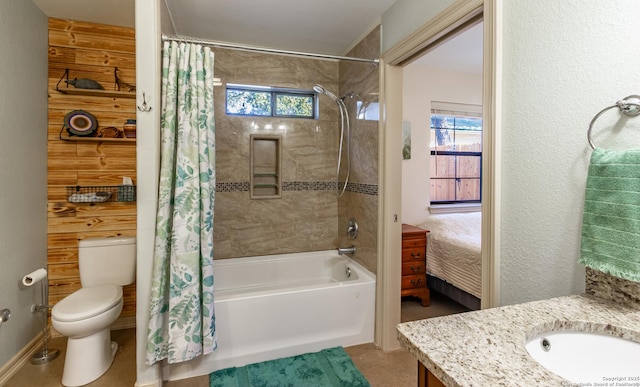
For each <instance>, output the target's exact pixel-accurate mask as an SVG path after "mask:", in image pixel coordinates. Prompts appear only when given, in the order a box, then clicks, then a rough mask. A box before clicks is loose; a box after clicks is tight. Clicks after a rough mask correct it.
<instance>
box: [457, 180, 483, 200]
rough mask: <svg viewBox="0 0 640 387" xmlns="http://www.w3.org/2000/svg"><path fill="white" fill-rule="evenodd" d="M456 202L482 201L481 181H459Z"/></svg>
mask: <svg viewBox="0 0 640 387" xmlns="http://www.w3.org/2000/svg"><path fill="white" fill-rule="evenodd" d="M455 200H480V179H458V180H457V182H456V199H455Z"/></svg>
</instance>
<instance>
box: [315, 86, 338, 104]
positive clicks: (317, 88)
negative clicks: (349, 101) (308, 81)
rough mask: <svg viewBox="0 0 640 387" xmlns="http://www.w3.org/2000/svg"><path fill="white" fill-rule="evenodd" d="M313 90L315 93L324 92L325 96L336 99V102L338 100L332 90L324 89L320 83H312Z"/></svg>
mask: <svg viewBox="0 0 640 387" xmlns="http://www.w3.org/2000/svg"><path fill="white" fill-rule="evenodd" d="M313 90H314V91H315V92H316V93H320V94H324V95H326V96H327V97H329V98H331V99H332V100H334V101H336V103H337V102H338V97H336V95H335V94H333V93H332V92H330V91H328V90H327V89H325V88H324V87H323V86H322V85H314V86H313Z"/></svg>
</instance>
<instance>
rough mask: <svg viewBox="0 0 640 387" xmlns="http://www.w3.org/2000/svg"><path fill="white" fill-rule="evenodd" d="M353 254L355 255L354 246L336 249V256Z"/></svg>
mask: <svg viewBox="0 0 640 387" xmlns="http://www.w3.org/2000/svg"><path fill="white" fill-rule="evenodd" d="M355 253H356V248H355V246H350V247H338V254H340V255H343V254H355Z"/></svg>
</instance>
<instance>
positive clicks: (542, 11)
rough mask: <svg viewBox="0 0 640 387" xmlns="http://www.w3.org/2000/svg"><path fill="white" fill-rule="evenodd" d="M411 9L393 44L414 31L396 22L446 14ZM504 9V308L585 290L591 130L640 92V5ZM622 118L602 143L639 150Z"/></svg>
mask: <svg viewBox="0 0 640 387" xmlns="http://www.w3.org/2000/svg"><path fill="white" fill-rule="evenodd" d="M410 3H412V2H411V1H409V0H400V1H398V2H396V3H395V4H394V6H392V8H390V10H389V11H388V12H393V13H392V14H389V15H387V14H385V16H383V18H382V20H383V26H382V31H383V42H386V44H387V45H388V44H390V43H393V42H397V41H399V40H400V39H399V38H398V37H399V36H407V35H408V34H409V33H410V32H412V31H407V26H406V25H402V24H403V22H402V20H401V19H399V18H397V17H391V16H394V15H396V14H409V13H411V12H414V15H412V17H411V20H414V19H418V18H419V16H424V17H425V18H424V20H423V23H426V22H427V21H428V17H430V16H429V13H428V12H426V10H425V9H426V8H429V7H435V9H439V7H441V2H440V1H438V0H424V2H422V6H423V8H420V9H418V8H419V7H417V6H416V5H415V4H410ZM498 3H499V5H500V6H501V7H502V9H503V20H501V21H500V22H501V24H502V25H503V31H502V33H501V34H500V35H499V36H501V37H502V41H501V42H499V44H500V45H502V58H501V60H502V62H503V68H502V76H503V78H502V93H503V97H502V101H503V103H502V106H499V107H498V109H499V111H501V119H502V132H503V137H502V139H501V140H502V148H501V149H499V150H497V151H498V152H500V154H501V158H502V176H501V180H502V187H501V192H500V193H501V197H502V199H501V203H500V206H501V213H502V217H501V244H500V247H499V249H500V254H501V262H500V271H501V301H500V303H501V304H503V305H504V304H513V303H519V302H525V301H530V300H536V299H544V298H549V297H555V296H561V295H566V294H573V293H581V292H583V291H584V267H583V266H581V265H579V264H577V263H576V262H577V260H578V258H579V242H580V227H581V220H582V206H583V203H582V202H583V197H584V186H585V179H586V172H587V166H588V162H589V156H590V154H591V149H590V148H589V146H588V144H587V141H586V131H587V128H588V125H589V122H590V121H591V119H592V118H593V116H594V115H595V114H596V113H598V112H599V111H600V110H601V109H603V108H604V107H606V106H610V105H612V104H614V103H615V101H617V100H619V99H621V98H623V97H626V96H628V95H631V94H640V89H639V86H638V85H639V84H640V72H639V71H638V69H637V68H638V63H640V50H638V49H637V47H638V45H637V39H636V38H635V35H636V31H635V29H636V26H637V20H639V19H640V8H639V7H637V3H636V2H634V1H633V0H619V1H616V2H603V1H601V0H567V1H563V2H558V1H556V0H541V1H536V2H531V1H527V0H508V1H507V0H502V1H498ZM420 11H421V12H420ZM411 26H412V27H413V25H412V24H411ZM413 30H415V28H413ZM402 32H404V33H402ZM389 47H390V46H385V48H387V49H388V48H389ZM618 117H619V114H618V113H617V111H615V110H613V111H610V112H608V113H607V114H605V116H604V117H603V118H601V119H600V120H598V123H597V125H596V126H597V127H598V129H599V130H597V132H598V135H597V136H596V139H597V140H599V141H597V142H598V145H600V146H603V147H618V148H622V147H630V146H632V147H638V146H640V130H639V129H640V117H637V118H629V119H628V120H624V119H623V120H622V122H626V125H620V126H619V127H618V128H617V129H613V130H612V129H611V126H607V125H608V124H609V125H612V123H613V122H615V121H616V120H617V118H618Z"/></svg>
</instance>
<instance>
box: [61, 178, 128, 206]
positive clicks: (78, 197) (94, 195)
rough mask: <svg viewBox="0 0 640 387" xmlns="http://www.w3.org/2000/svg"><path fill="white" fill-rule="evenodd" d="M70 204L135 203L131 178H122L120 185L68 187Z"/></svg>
mask: <svg viewBox="0 0 640 387" xmlns="http://www.w3.org/2000/svg"><path fill="white" fill-rule="evenodd" d="M67 201H68V202H70V203H102V202H135V201H136V186H135V185H133V182H132V180H131V178H128V177H124V178H123V184H122V185H111V186H109V185H101V186H80V185H75V186H68V187H67Z"/></svg>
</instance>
